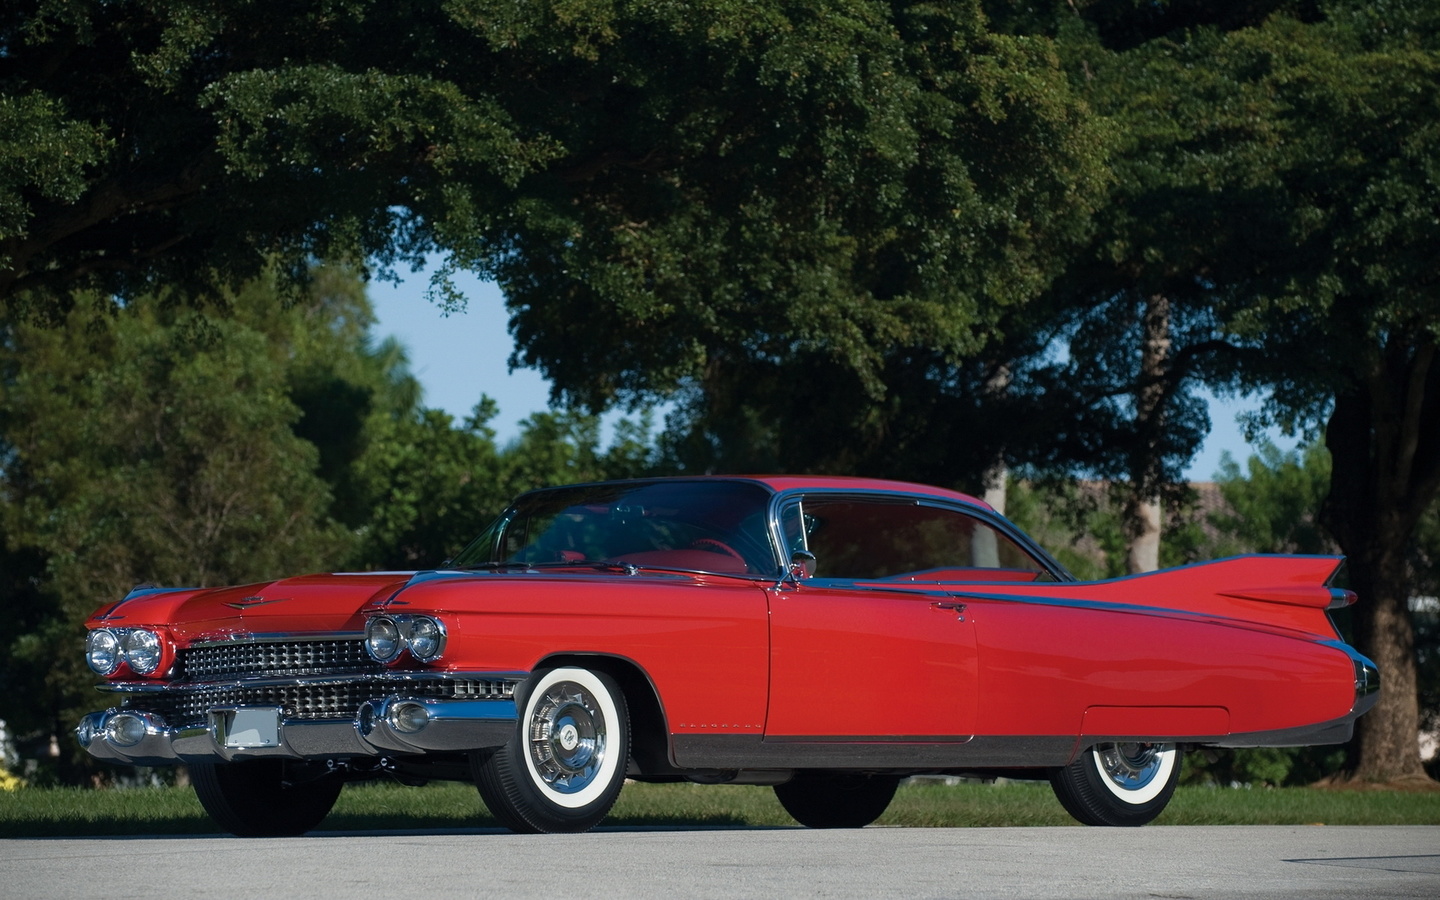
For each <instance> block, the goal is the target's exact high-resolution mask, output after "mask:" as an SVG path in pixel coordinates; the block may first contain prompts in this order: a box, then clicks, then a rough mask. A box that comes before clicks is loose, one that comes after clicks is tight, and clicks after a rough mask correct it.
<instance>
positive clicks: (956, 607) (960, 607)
mask: <svg viewBox="0 0 1440 900" xmlns="http://www.w3.org/2000/svg"><path fill="white" fill-rule="evenodd" d="M930 608H931V609H948V610H950V611H951V612H953V613H955V621H957V622H963V621H965V604H963V603H952V602H949V601H944V600H937V601H935V602H934V603H932V604H930Z"/></svg>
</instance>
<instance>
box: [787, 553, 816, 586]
mask: <svg viewBox="0 0 1440 900" xmlns="http://www.w3.org/2000/svg"><path fill="white" fill-rule="evenodd" d="M789 575H790V580H791V581H795V582H799V581H802V580H803V579H806V578H813V577H814V576H815V554H813V553H811V552H810V551H809V550H796V551H795V552H794V553H793V554H791V556H790V572H789Z"/></svg>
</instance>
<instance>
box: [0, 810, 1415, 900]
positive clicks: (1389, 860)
mask: <svg viewBox="0 0 1440 900" xmlns="http://www.w3.org/2000/svg"><path fill="white" fill-rule="evenodd" d="M0 896H3V897H5V898H7V900H42V898H57V897H58V898H71V897H74V898H95V897H102V898H106V900H123V898H131V897H134V898H145V900H156V898H162V900H168V898H183V900H192V898H207V897H215V898H225V900H249V898H288V897H304V898H306V900H329V898H351V897H356V898H365V900H376V898H390V897H425V898H446V897H467V898H468V897H505V898H512V897H516V898H537V900H538V898H544V900H555V898H565V897H582V898H586V900H592V898H593V900H601V898H604V900H609V898H631V897H634V898H650V897H653V898H667V900H669V898H676V897H725V898H730V897H764V898H773V897H787V896H800V897H876V896H895V897H904V898H906V900H923V898H932V897H936V898H938V897H977V898H982V897H983V898H987V900H988V898H1005V897H1024V898H1091V897H1093V898H1105V900H1117V898H1147V900H1150V898H1227V900H1228V898H1297V900H1298V898H1305V900H1320V898H1341V897H1343V898H1347V900H1350V898H1356V897H1364V898H1369V900H1381V898H1425V900H1435V898H1437V897H1440V827H1373V828H1367V827H1325V826H1264V827H1197V828H1179V827H1170V828H1163V827H1151V828H1137V829H1110V828H954V829H949V828H946V829H941V828H866V829H863V830H860V831H811V830H806V829H800V828H734V829H723V828H710V829H693V830H679V829H670V828H665V829H620V828H614V829H610V828H601V829H598V830H596V831H594V832H591V833H590V834H584V835H534V836H532V835H512V834H509V833H506V832H499V831H492V830H488V829H476V830H473V831H464V832H451V831H445V832H403V833H391V834H317V835H312V836H309V837H304V838H287V839H273V840H241V839H237V838H228V837H145V838H88V839H75V838H37V839H32V840H26V839H17V840H5V841H0Z"/></svg>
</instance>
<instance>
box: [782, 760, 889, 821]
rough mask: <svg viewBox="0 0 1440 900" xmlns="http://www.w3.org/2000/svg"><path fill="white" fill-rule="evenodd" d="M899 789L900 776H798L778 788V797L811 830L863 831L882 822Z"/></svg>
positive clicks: (805, 774)
mask: <svg viewBox="0 0 1440 900" xmlns="http://www.w3.org/2000/svg"><path fill="white" fill-rule="evenodd" d="M899 786H900V776H898V775H865V774H860V773H855V774H849V773H846V774H828V773H827V774H811V773H807V772H798V773H796V775H795V777H794V778H792V779H791V780H789V781H787V782H785V783H784V784H777V785H775V797H776V798H777V799H778V800H779V801H780V805H781V806H783V807H785V811H786V812H788V813H789V814H790V815H791V816H792V817H793V818H794V819H795V821H797V822H799V823H800V824H801V825H804V826H806V827H808V828H864V827H865V826H866V825H869V824H870V823H871V822H873V821H875V820H876V819H878V818H880V816H881V815H882V814H883V813H884V812H885V810H886V808H887V807H889V806H890V801H891V800H892V799H894V797H895V789H896V788H897V787H899Z"/></svg>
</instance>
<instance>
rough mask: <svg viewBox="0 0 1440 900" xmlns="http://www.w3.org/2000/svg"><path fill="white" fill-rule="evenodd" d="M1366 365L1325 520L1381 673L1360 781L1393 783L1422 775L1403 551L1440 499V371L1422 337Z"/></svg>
mask: <svg viewBox="0 0 1440 900" xmlns="http://www.w3.org/2000/svg"><path fill="white" fill-rule="evenodd" d="M1357 355H1359V354H1357ZM1369 357H1370V358H1369V360H1368V362H1367V361H1363V360H1359V359H1357V362H1356V365H1357V366H1358V367H1360V368H1359V371H1358V375H1359V377H1358V378H1357V379H1356V380H1355V382H1353V383H1352V384H1351V385H1350V386H1348V387H1346V388H1345V389H1343V390H1341V391H1339V392H1337V394H1336V397H1335V407H1334V410H1333V412H1332V413H1331V416H1330V421H1329V423H1328V425H1327V426H1326V431H1325V443H1326V446H1327V447H1329V448H1330V454H1331V458H1332V462H1333V467H1332V471H1331V477H1330V495H1329V497H1328V498H1327V499H1326V502H1325V509H1324V517H1325V522H1326V525H1327V526H1328V527H1329V529H1330V532H1331V533H1332V534H1333V535H1334V536H1335V540H1336V541H1337V542H1338V543H1339V544H1340V548H1341V550H1342V551H1344V553H1345V556H1346V558H1347V560H1348V565H1349V570H1350V577H1351V583H1352V587H1353V588H1354V590H1355V593H1356V594H1358V595H1359V601H1358V602H1357V604H1356V605H1355V607H1354V623H1355V646H1356V649H1358V650H1359V651H1360V652H1361V653H1364V654H1365V655H1366V656H1368V657H1370V658H1371V659H1372V660H1373V661H1374V662H1375V664H1376V666H1377V667H1378V668H1379V670H1380V699H1379V701H1378V703H1377V704H1376V706H1375V708H1374V709H1373V710H1371V711H1370V712H1369V713H1367V714H1366V715H1365V716H1363V717H1361V719H1360V721H1359V723H1358V724H1357V726H1356V740H1355V744H1354V746H1353V747H1352V764H1353V774H1354V777H1355V779H1356V780H1362V781H1373V782H1388V781H1395V780H1397V779H1405V778H1423V777H1425V772H1424V767H1423V766H1422V764H1421V760H1420V742H1419V730H1420V714H1419V693H1418V680H1417V670H1416V661H1415V631H1414V626H1413V624H1412V622H1411V619H1410V611H1409V604H1408V600H1409V597H1410V593H1411V592H1410V572H1409V569H1408V566H1407V563H1406V551H1407V548H1408V547H1409V545H1410V543H1411V541H1412V540H1413V539H1414V536H1415V529H1416V527H1417V525H1418V523H1419V521H1420V517H1421V515H1423V514H1424V512H1425V510H1426V509H1427V508H1428V507H1429V506H1430V505H1431V504H1432V503H1434V502H1435V500H1436V497H1437V494H1440V365H1436V347H1435V343H1434V341H1433V339H1430V338H1428V337H1425V336H1423V335H1422V336H1419V337H1416V336H1414V335H1404V334H1403V333H1402V334H1392V335H1391V336H1390V340H1389V343H1388V344H1387V345H1386V346H1384V347H1383V348H1379V349H1378V352H1372V353H1371V354H1369Z"/></svg>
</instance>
